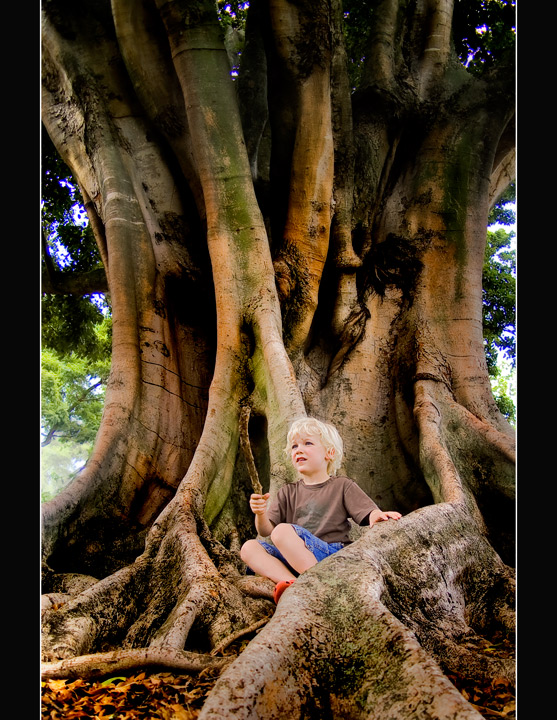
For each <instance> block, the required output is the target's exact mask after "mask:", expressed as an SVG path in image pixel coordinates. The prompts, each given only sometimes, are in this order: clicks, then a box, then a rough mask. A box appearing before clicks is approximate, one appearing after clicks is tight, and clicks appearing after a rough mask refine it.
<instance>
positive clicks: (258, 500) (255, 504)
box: [249, 493, 270, 515]
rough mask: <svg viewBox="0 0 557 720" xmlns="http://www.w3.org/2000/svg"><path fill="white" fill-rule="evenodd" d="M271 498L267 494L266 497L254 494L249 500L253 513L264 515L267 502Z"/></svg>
mask: <svg viewBox="0 0 557 720" xmlns="http://www.w3.org/2000/svg"><path fill="white" fill-rule="evenodd" d="M269 496H270V494H269V493H265V495H258V494H257V493H253V494H252V495H251V496H250V499H249V506H250V508H251V511H252V512H253V513H255V514H256V515H263V514H264V513H265V510H266V509H267V500H268V499H269Z"/></svg>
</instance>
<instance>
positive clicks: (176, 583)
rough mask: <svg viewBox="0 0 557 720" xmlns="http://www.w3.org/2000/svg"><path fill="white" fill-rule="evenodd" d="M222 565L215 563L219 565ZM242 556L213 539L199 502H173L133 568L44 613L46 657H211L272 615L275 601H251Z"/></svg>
mask: <svg viewBox="0 0 557 720" xmlns="http://www.w3.org/2000/svg"><path fill="white" fill-rule="evenodd" d="M215 563H216V564H215ZM241 569H243V568H240V561H239V558H237V557H236V555H235V554H233V553H228V552H227V551H226V549H225V548H224V547H222V546H219V545H218V543H215V542H214V541H212V539H211V538H210V537H209V534H208V530H207V528H206V526H205V525H204V523H203V520H202V518H201V516H200V513H199V512H198V511H197V510H196V508H195V502H193V501H191V502H190V503H184V502H183V499H182V502H180V503H177V502H175V503H172V504H171V505H169V506H168V507H167V510H166V511H165V512H164V513H163V514H162V516H161V518H160V519H159V520H158V521H157V523H156V525H155V526H153V529H152V531H151V533H150V535H149V538H148V542H147V545H146V548H145V552H144V553H143V555H142V556H140V557H139V558H137V560H136V561H135V562H134V563H132V564H131V565H129V566H127V567H125V568H123V569H122V570H120V571H118V572H116V573H114V574H113V575H110V576H108V577H106V578H104V579H103V580H100V581H99V582H96V583H95V584H92V585H91V586H90V587H88V588H87V589H86V590H85V591H83V592H80V593H79V594H77V595H76V596H74V597H68V596H64V597H58V596H56V597H55V598H53V599H54V600H60V599H61V600H66V602H64V603H63V604H59V603H56V604H54V603H52V600H50V601H49V600H48V597H47V599H46V600H47V602H46V605H47V607H48V603H49V602H50V605H51V609H47V610H46V611H45V612H44V614H43V660H44V661H45V662H53V661H55V660H65V659H69V658H75V657H77V656H81V655H86V654H91V653H96V652H102V651H107V650H113V649H115V648H123V649H125V650H133V649H142V650H141V651H142V652H146V651H147V650H146V649H149V650H154V649H156V648H159V649H165V650H169V649H174V650H176V651H178V652H179V651H182V650H183V649H184V648H185V647H186V643H188V646H189V647H190V649H193V650H195V651H199V652H201V653H208V652H210V650H211V649H212V648H214V647H215V646H217V645H219V644H220V643H222V642H223V641H224V640H225V639H226V638H227V637H229V636H231V635H232V634H233V633H235V632H237V631H238V630H240V629H242V628H245V627H249V626H250V625H252V624H253V623H254V622H257V621H258V620H260V619H262V618H263V617H267V616H268V614H269V602H268V600H265V599H264V597H265V595H264V593H260V594H259V598H255V599H254V598H251V597H246V595H245V594H244V592H243V591H242V589H241V587H237V586H236V583H237V581H240V579H241Z"/></svg>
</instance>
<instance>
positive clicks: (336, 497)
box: [267, 476, 377, 543]
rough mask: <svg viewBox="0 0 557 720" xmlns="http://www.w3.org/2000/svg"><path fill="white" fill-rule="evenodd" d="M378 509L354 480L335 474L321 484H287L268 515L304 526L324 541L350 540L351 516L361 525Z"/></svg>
mask: <svg viewBox="0 0 557 720" xmlns="http://www.w3.org/2000/svg"><path fill="white" fill-rule="evenodd" d="M376 509H377V505H376V504H375V503H374V502H373V500H372V499H371V498H370V497H368V496H367V495H366V494H365V492H364V491H363V490H362V489H361V488H360V487H359V486H358V485H356V483H355V482H354V481H353V480H350V478H347V477H343V476H341V477H337V476H335V477H330V478H329V479H328V480H325V482H322V483H319V484H318V485H306V483H304V481H303V480H298V481H297V482H293V483H287V484H286V485H284V486H283V487H281V489H280V490H279V491H278V493H277V496H276V498H275V500H274V501H273V502H271V504H270V506H269V508H268V510H267V516H268V518H269V520H270V521H271V522H272V523H273V525H278V524H279V523H290V524H293V525H301V527H303V528H305V529H306V530H309V531H310V532H311V533H313V534H314V535H315V536H316V537H318V538H320V539H321V540H324V541H325V542H329V543H332V542H342V543H349V542H351V540H350V537H349V532H350V523H349V522H348V518H352V520H354V522H355V523H356V524H357V525H362V524H363V522H364V521H365V520H367V517H368V515H369V514H370V512H371V511H372V510H376Z"/></svg>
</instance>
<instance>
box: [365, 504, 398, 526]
mask: <svg viewBox="0 0 557 720" xmlns="http://www.w3.org/2000/svg"><path fill="white" fill-rule="evenodd" d="M401 517H402V515H401V514H400V513H399V512H395V511H394V510H387V511H386V512H383V510H380V509H379V508H377V509H376V510H372V511H371V512H370V514H369V524H370V525H375V523H376V522H379V521H380V520H389V519H391V520H400V518H401Z"/></svg>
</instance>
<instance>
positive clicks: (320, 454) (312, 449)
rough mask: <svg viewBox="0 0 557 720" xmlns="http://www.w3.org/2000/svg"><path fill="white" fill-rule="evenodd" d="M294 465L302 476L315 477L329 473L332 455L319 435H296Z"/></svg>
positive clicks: (293, 445)
mask: <svg viewBox="0 0 557 720" xmlns="http://www.w3.org/2000/svg"><path fill="white" fill-rule="evenodd" d="M290 452H291V459H292V464H293V465H294V467H295V468H296V470H297V471H298V472H299V473H300V475H302V476H304V477H314V476H316V475H322V474H323V473H327V464H328V461H329V460H331V454H330V453H329V451H328V450H327V449H326V448H325V446H324V445H323V442H322V441H321V438H320V437H319V435H296V436H294V438H293V439H292V446H291V451H290Z"/></svg>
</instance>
